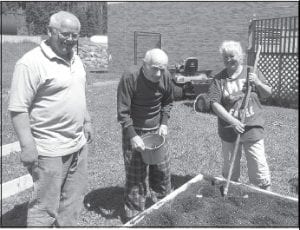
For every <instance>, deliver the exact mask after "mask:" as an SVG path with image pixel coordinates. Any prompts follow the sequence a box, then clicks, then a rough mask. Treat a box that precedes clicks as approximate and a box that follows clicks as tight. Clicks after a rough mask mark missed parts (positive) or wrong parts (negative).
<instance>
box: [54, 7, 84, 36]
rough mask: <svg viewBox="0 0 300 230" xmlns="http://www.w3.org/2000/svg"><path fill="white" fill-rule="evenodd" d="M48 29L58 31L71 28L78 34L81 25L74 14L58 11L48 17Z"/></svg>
mask: <svg viewBox="0 0 300 230" xmlns="http://www.w3.org/2000/svg"><path fill="white" fill-rule="evenodd" d="M49 27H51V28H56V29H58V30H60V31H64V30H67V29H70V28H72V29H73V30H77V31H78V32H79V31H80V27H81V24H80V21H79V19H78V18H77V17H76V16H75V15H74V14H71V13H70V12H67V11H59V12H57V13H55V14H53V15H52V16H51V17H50V22H49Z"/></svg>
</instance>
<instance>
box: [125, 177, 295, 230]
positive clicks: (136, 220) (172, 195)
mask: <svg viewBox="0 0 300 230" xmlns="http://www.w3.org/2000/svg"><path fill="white" fill-rule="evenodd" d="M204 178H206V177H205V176H204V175H202V174H198V175H197V176H195V177H194V178H192V179H191V180H189V181H188V182H186V183H185V184H183V185H182V186H181V187H179V188H177V189H176V190H174V191H173V192H172V193H170V194H169V195H167V196H166V197H165V198H163V199H161V200H160V201H159V202H157V203H156V204H154V205H152V206H151V207H149V208H148V209H146V210H144V211H143V212H141V213H140V214H138V215H137V216H135V217H134V218H133V219H131V220H129V221H128V222H127V223H125V224H124V225H123V227H135V225H136V224H137V223H139V222H140V221H141V220H142V219H144V217H145V215H147V214H148V213H150V212H152V211H153V210H155V209H158V208H160V207H161V206H162V205H164V204H165V203H166V202H168V201H169V200H172V199H173V198H175V197H176V196H177V195H179V194H180V193H182V192H184V191H185V190H186V189H187V188H188V187H189V186H190V185H191V184H193V183H197V182H199V181H201V180H202V179H204ZM211 178H215V179H216V180H219V181H223V182H226V180H225V179H224V178H220V177H211ZM230 184H234V185H235V186H241V187H245V188H246V189H248V190H254V191H257V192H260V193H264V194H268V195H271V196H275V197H277V198H281V199H286V200H290V201H293V202H298V198H294V197H290V196H284V195H281V194H279V193H275V192H270V191H266V190H263V189H260V188H257V187H255V186H251V185H247V184H243V183H238V182H233V181H230Z"/></svg>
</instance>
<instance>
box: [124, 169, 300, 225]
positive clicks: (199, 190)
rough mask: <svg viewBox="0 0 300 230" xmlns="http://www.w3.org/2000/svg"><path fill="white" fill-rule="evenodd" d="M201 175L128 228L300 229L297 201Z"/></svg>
mask: <svg viewBox="0 0 300 230" xmlns="http://www.w3.org/2000/svg"><path fill="white" fill-rule="evenodd" d="M224 184H225V181H223V180H221V179H220V178H219V179H217V178H208V177H203V176H202V175H198V176H197V177H195V178H194V179H192V180H191V181H190V182H188V183H187V184H186V185H184V187H182V188H179V190H180V191H176V190H175V191H174V192H173V193H174V194H172V193H171V194H170V195H169V196H167V197H166V198H165V199H163V200H161V201H160V202H158V203H156V204H155V205H153V206H152V207H150V208H149V209H148V210H145V211H144V212H143V213H141V214H140V215H138V216H137V217H135V218H134V219H132V220H131V221H129V222H128V223H126V224H125V226H147V227H155V226H160V227H189V226H194V227H195V226H198V227H217V226H225V227H242V226H243V227H245V226H246V227H247V226H251V227H297V226H299V222H298V200H297V199H295V198H290V197H284V196H281V195H279V194H276V193H271V192H266V191H262V190H260V189H256V188H253V187H251V186H247V185H243V184H238V183H232V184H230V187H229V192H228V195H227V197H225V198H224V197H223V196H222V194H221V191H220V187H221V186H222V185H224Z"/></svg>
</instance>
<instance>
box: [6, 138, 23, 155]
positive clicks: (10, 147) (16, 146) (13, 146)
mask: <svg viewBox="0 0 300 230" xmlns="http://www.w3.org/2000/svg"><path fill="white" fill-rule="evenodd" d="M20 151H21V147H20V143H19V142H18V141H16V142H13V143H10V144H6V145H2V146H1V156H2V157H4V156H6V155H9V154H10V153H12V152H20Z"/></svg>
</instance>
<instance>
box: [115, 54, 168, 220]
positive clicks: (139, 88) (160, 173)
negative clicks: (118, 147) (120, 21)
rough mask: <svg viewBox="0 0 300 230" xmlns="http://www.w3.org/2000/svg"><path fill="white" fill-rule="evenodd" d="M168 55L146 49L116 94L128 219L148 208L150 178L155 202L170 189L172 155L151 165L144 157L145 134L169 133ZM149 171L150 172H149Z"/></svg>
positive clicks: (121, 81) (163, 134)
mask: <svg viewBox="0 0 300 230" xmlns="http://www.w3.org/2000/svg"><path fill="white" fill-rule="evenodd" d="M167 65H168V56H167V54H166V53H165V52H164V51H163V50H161V49H157V48H155V49H151V50H149V51H147V52H146V55H145V58H144V60H143V66H142V67H141V68H140V69H135V70H131V71H125V73H124V74H123V76H122V78H121V80H120V82H119V85H118V95H117V112H118V121H119V122H120V124H121V125H122V136H123V137H122V145H123V146H122V147H123V155H124V163H125V171H126V184H125V193H124V209H125V221H127V220H129V219H131V218H133V217H134V216H136V215H137V214H139V213H140V212H141V211H143V210H144V209H145V203H146V197H147V181H146V179H147V178H149V188H150V194H151V197H150V198H151V200H152V202H156V201H157V200H158V199H161V198H163V197H165V196H166V195H167V194H168V193H170V191H171V174H170V157H169V155H168V154H167V153H166V154H165V158H164V160H163V161H162V162H160V163H158V164H155V165H149V166H148V164H146V163H145V162H144V161H143V159H142V156H141V152H142V151H144V150H145V143H144V141H143V139H142V137H143V136H144V135H145V134H149V133H158V134H159V135H162V136H166V135H167V133H168V128H167V121H168V119H169V117H170V110H171V107H172V102H173V93H172V82H171V76H170V73H169V72H168V70H167ZM147 174H148V175H147Z"/></svg>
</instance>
